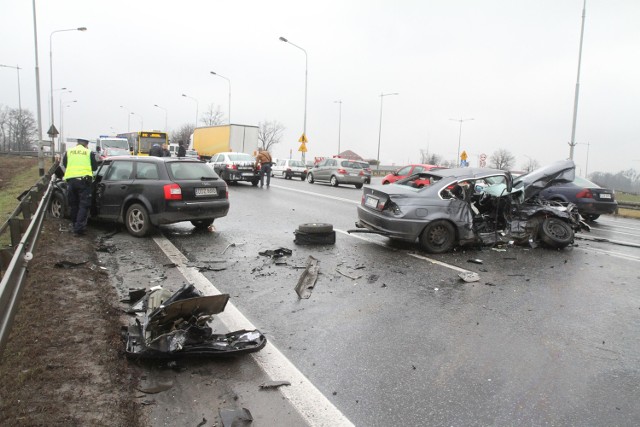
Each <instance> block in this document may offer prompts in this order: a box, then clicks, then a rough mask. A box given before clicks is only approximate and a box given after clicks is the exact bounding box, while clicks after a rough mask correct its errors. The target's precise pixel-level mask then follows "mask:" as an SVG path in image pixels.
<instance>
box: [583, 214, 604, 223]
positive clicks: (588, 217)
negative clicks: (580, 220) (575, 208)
mask: <svg viewBox="0 0 640 427" xmlns="http://www.w3.org/2000/svg"><path fill="white" fill-rule="evenodd" d="M584 217H585V218H586V220H587V221H595V220H596V219H598V218H600V215H599V214H592V215H585V216H584Z"/></svg>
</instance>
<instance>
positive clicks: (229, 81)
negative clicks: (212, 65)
mask: <svg viewBox="0 0 640 427" xmlns="http://www.w3.org/2000/svg"><path fill="white" fill-rule="evenodd" d="M209 72H210V73H211V75H213V76H218V77H222V78H223V79H225V80H226V81H227V83H229V124H231V80H229V79H228V78H227V77H225V76H223V75H222V74H218V73H216V72H215V71H209Z"/></svg>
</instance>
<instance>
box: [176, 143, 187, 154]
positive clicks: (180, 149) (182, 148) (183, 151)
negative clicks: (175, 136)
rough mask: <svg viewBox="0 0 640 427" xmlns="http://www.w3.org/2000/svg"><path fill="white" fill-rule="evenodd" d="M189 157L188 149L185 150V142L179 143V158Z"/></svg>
mask: <svg viewBox="0 0 640 427" xmlns="http://www.w3.org/2000/svg"><path fill="white" fill-rule="evenodd" d="M186 155H187V149H186V148H184V142H182V141H180V142H178V157H184V156H186Z"/></svg>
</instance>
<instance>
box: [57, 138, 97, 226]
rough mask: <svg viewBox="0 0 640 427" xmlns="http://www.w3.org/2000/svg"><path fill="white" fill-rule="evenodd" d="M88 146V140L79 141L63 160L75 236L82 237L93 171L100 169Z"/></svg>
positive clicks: (94, 155)
mask: <svg viewBox="0 0 640 427" xmlns="http://www.w3.org/2000/svg"><path fill="white" fill-rule="evenodd" d="M88 145H89V141H88V140H86V139H78V145H76V146H75V147H73V148H69V149H68V150H67V152H66V153H65V154H64V157H63V158H62V164H63V166H64V167H65V173H64V180H65V181H67V185H68V191H67V201H68V204H69V209H70V213H71V222H72V223H73V235H74V236H82V235H83V234H84V233H85V229H86V228H87V218H88V217H89V209H90V207H91V182H92V181H93V171H95V170H96V169H97V168H98V162H97V161H96V153H94V152H92V151H91V150H89V148H87V147H88Z"/></svg>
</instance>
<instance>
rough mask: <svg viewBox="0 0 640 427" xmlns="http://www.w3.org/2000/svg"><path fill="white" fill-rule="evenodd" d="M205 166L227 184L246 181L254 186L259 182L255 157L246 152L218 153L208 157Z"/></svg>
mask: <svg viewBox="0 0 640 427" xmlns="http://www.w3.org/2000/svg"><path fill="white" fill-rule="evenodd" d="M207 166H209V167H210V168H211V169H213V170H214V171H215V172H216V173H217V174H218V175H219V176H220V178H222V179H224V180H225V181H226V182H228V183H229V184H231V183H237V182H238V181H248V182H250V183H251V185H253V186H254V187H255V186H256V185H258V183H259V182H260V173H259V170H258V168H257V166H256V158H255V157H253V156H251V155H249V154H246V153H234V152H225V153H218V154H215V155H214V156H213V157H211V159H209V162H207Z"/></svg>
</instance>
